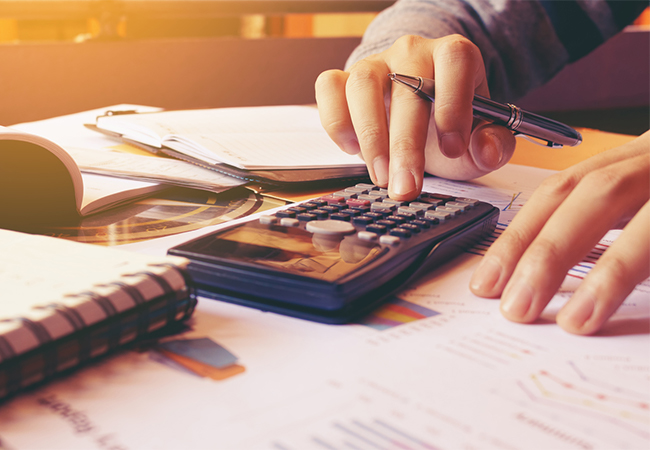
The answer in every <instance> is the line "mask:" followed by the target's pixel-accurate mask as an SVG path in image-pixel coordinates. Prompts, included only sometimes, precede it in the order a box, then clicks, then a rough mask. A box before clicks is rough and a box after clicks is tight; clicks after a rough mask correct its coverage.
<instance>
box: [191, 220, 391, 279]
mask: <svg viewBox="0 0 650 450" xmlns="http://www.w3.org/2000/svg"><path fill="white" fill-rule="evenodd" d="M206 250H207V252H208V253H209V254H212V255H214V256H217V257H219V258H223V259H226V260H229V261H233V260H234V261H241V262H246V263H250V264H259V265H263V266H267V267H273V268H276V269H279V270H282V271H288V272H291V273H296V274H300V275H302V276H309V277H312V278H318V279H322V280H324V281H334V280H337V279H339V278H341V277H342V276H345V275H346V274H348V273H350V272H351V271H353V270H354V269H356V268H358V267H359V266H361V265H364V264H367V263H369V262H371V261H372V260H374V259H375V258H377V257H378V256H380V255H381V254H383V253H384V251H382V248H381V247H380V246H379V245H377V244H376V243H372V242H366V241H363V240H360V239H359V238H357V237H356V235H354V234H353V235H348V236H334V237H329V236H323V235H317V234H312V233H310V232H308V231H305V230H304V229H302V228H293V227H283V226H276V225H270V226H269V225H261V224H259V223H247V224H244V225H240V226H237V227H234V228H231V229H228V230H226V231H224V232H222V233H218V234H217V235H216V236H214V237H213V238H212V240H211V242H209V243H208V248H206V249H203V250H202V251H206Z"/></svg>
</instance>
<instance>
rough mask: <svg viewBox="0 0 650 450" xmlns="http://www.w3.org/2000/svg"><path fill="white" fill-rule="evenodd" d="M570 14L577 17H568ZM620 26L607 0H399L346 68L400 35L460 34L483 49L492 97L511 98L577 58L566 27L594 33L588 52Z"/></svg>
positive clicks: (381, 17) (381, 16) (378, 20)
mask: <svg viewBox="0 0 650 450" xmlns="http://www.w3.org/2000/svg"><path fill="white" fill-rule="evenodd" d="M646 5H647V2H646ZM567 8H571V9H567ZM557 9H559V11H558V10H557ZM576 12H578V13H579V14H575V13H576ZM569 13H574V15H578V16H580V17H579V18H578V19H579V20H578V21H577V22H575V23H572V22H571V20H567V15H569ZM582 22H584V24H582ZM576 23H577V25H581V24H582V25H586V26H588V27H590V28H589V31H591V35H594V36H591V35H589V33H587V34H582V35H580V34H578V33H577V31H581V30H580V29H577V30H576V29H575V28H576V27H577V25H576ZM572 26H573V28H570V27H572ZM620 28H621V26H620V24H617V23H616V22H615V20H614V18H613V17H612V14H611V11H610V9H609V6H608V4H607V2H605V1H588V0H583V1H568V2H557V1H555V2H553V1H544V0H541V1H535V0H527V1H522V0H398V1H397V3H395V4H394V5H393V6H392V7H390V8H388V9H386V10H384V11H383V12H382V13H380V14H379V15H378V16H377V18H376V19H375V20H374V21H373V22H372V23H371V24H370V26H369V27H368V29H367V31H366V33H365V35H364V37H363V39H362V42H361V44H360V45H359V47H358V48H357V49H355V50H354V52H353V53H352V54H351V55H350V58H349V59H348V62H347V64H346V67H350V66H351V65H352V64H353V63H354V62H356V61H359V60H360V59H363V58H365V57H367V56H370V55H372V54H375V53H379V52H381V51H383V50H385V49H387V48H389V47H390V46H391V45H392V44H393V43H394V42H395V40H397V39H398V38H399V37H400V36H403V35H407V34H414V35H419V36H422V37H425V38H438V37H442V36H447V35H449V34H461V35H463V36H465V37H467V38H468V39H469V40H471V41H472V42H474V44H476V45H477V46H478V47H479V49H480V50H481V54H482V55H483V59H484V61H485V69H486V74H487V79H488V84H489V87H490V94H491V96H492V97H493V98H494V99H497V100H501V101H506V100H507V101H514V100H516V99H517V98H519V97H521V96H523V95H524V94H525V93H526V92H528V91H530V90H531V89H534V88H535V87H538V86H540V85H541V84H543V83H545V82H546V81H548V80H549V79H551V78H552V77H553V76H554V75H555V74H556V73H557V72H559V71H560V69H562V67H564V66H565V65H566V64H567V63H568V62H570V61H572V60H574V59H576V58H575V57H574V56H575V55H574V54H572V53H571V49H572V47H571V45H569V46H567V42H568V39H567V37H566V34H567V33H566V32H565V31H566V30H571V33H572V34H575V35H576V39H583V40H586V39H589V38H590V37H595V39H593V40H594V41H598V42H594V43H593V45H592V44H591V43H586V44H585V45H582V47H584V48H585V49H586V50H585V51H586V52H588V51H590V50H591V49H593V48H595V47H596V46H597V45H598V44H599V43H601V42H602V41H603V40H604V39H606V38H608V37H611V36H612V35H614V34H616V33H617V32H618V31H619V30H620ZM563 30H564V31H563ZM563 33H564V34H563ZM581 49H582V48H581Z"/></svg>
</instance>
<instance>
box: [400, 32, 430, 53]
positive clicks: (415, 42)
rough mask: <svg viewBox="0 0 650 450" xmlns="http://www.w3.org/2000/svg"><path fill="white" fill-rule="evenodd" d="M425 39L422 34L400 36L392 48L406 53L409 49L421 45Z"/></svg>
mask: <svg viewBox="0 0 650 450" xmlns="http://www.w3.org/2000/svg"><path fill="white" fill-rule="evenodd" d="M424 41H425V39H424V38H423V37H421V36H416V35H413V34H407V35H404V36H400V37H399V38H398V39H397V40H396V41H395V43H394V44H393V45H392V50H395V51H396V52H398V53H401V54H405V53H404V52H408V51H409V50H411V49H413V48H416V47H419V46H420V45H421V44H422V43H423V42H424Z"/></svg>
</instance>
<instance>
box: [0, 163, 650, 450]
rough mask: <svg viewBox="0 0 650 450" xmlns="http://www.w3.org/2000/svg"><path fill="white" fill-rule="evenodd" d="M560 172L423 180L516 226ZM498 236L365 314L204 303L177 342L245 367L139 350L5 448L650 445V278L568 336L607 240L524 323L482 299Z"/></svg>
mask: <svg viewBox="0 0 650 450" xmlns="http://www.w3.org/2000/svg"><path fill="white" fill-rule="evenodd" d="M550 173H552V172H551V171H547V170H541V169H533V168H529V167H523V166H515V165H507V166H505V167H504V168H503V169H500V170H499V171H497V172H495V173H493V174H491V175H488V176H486V177H483V178H480V179H478V180H474V181H472V182H452V181H447V180H441V179H438V178H428V179H427V180H426V182H425V186H426V187H427V189H431V190H436V191H439V192H445V191H446V192H448V193H456V192H462V193H463V196H468V197H473V198H478V199H480V200H487V201H491V202H493V204H495V206H498V207H499V208H500V209H501V211H502V215H501V219H500V228H502V227H505V226H507V224H508V223H509V221H510V220H511V219H512V216H513V215H514V214H516V211H517V210H518V209H519V208H521V206H522V204H523V203H525V201H526V200H527V198H528V197H529V196H530V193H531V192H532V190H533V189H534V188H535V187H536V186H537V184H538V183H539V182H540V181H541V180H542V179H543V178H544V177H546V176H548V175H549V174H550ZM498 232H499V229H497V233H498ZM617 233H618V232H617V231H612V232H611V233H610V234H609V235H607V236H606V237H605V239H604V240H603V241H602V242H601V246H602V247H604V246H606V245H608V244H609V243H611V241H612V240H613V239H615V238H616V235H617ZM175 239H177V238H175ZM151 242H156V241H149V242H148V243H147V245H152V244H151ZM157 245H158V246H159V248H160V249H161V250H164V247H166V246H171V245H175V242H173V241H172V240H169V239H161V240H158V241H157ZM487 245H489V240H488V242H486V243H483V244H482V245H478V246H477V247H476V248H474V249H471V250H470V251H468V252H467V253H465V254H463V255H461V256H460V257H458V258H456V259H454V260H453V261H450V263H449V264H448V265H446V266H444V267H440V268H438V269H436V270H435V271H433V272H431V273H430V274H428V275H427V276H425V277H424V278H423V279H420V280H419V281H418V282H417V283H415V284H413V285H410V286H407V287H406V288H405V289H404V290H403V291H401V292H400V293H399V294H397V295H396V297H395V298H394V299H393V300H391V301H389V302H388V303H387V304H386V305H385V306H384V307H382V308H379V309H377V310H376V311H374V312H373V313H372V314H370V315H369V316H368V317H366V318H365V319H363V320H361V321H359V323H355V324H348V325H340V326H339V325H336V326H331V325H323V324H318V323H313V322H308V321H304V320H300V319H294V318H290V317H285V316H281V315H276V314H272V313H265V312H262V311H258V310H255V309H249V308H246V307H242V306H236V305H231V304H227V303H222V302H218V301H214V300H208V299H203V298H201V299H200V300H199V304H198V307H197V311H196V313H195V316H194V319H193V320H192V322H191V324H190V325H191V326H190V329H188V330H186V331H185V332H183V333H181V334H180V335H177V336H175V337H174V338H175V339H179V338H184V339H201V338H209V339H211V340H212V341H214V342H216V343H218V344H219V345H221V346H223V347H224V348H227V349H228V351H229V352H231V353H232V354H233V355H235V357H236V358H237V364H238V365H241V366H242V367H244V368H245V370H242V371H241V373H238V374H236V375H234V376H230V377H228V378H226V379H223V380H215V379H212V378H209V377H201V376H198V375H196V374H193V373H190V372H189V371H187V370H184V369H183V368H182V367H179V366H178V365H174V364H173V363H172V362H169V361H168V360H165V359H164V358H163V357H161V355H160V354H159V353H157V352H156V351H154V350H147V351H142V350H141V351H140V352H136V351H130V352H124V353H121V354H119V355H115V356H114V357H111V358H109V359H104V360H102V362H100V363H98V364H95V365H93V366H91V367H87V368H85V369H83V370H81V371H77V372H75V373H73V374H71V375H70V376H68V377H66V378H62V379H60V380H58V381H57V382H55V383H51V384H46V385H44V386H42V387H41V388H39V389H37V390H34V391H31V392H29V393H26V394H23V395H20V396H18V397H15V398H13V399H12V400H10V401H8V402H6V403H5V404H4V405H2V406H0V442H2V444H3V445H5V446H7V447H9V448H12V449H27V448H43V447H47V448H66V449H74V448H84V449H88V448H91V449H93V448H94V449H103V448H109V447H110V448H119V449H148V448H157V449H167V448H169V449H175V448H227V449H275V450H279V449H283V450H304V449H320V450H322V449H373V450H377V449H396V448H398V449H413V450H415V449H426V450H431V449H444V448H450V449H463V448H467V449H471V448H478V449H500V450H503V449H526V450H528V449H540V450H546V449H612V448H626V449H647V448H648V447H649V446H650V376H649V374H650V352H649V350H650V281H648V280H646V281H645V282H643V283H641V284H640V285H638V286H637V288H636V289H635V290H634V291H633V292H632V294H631V295H630V296H629V297H628V298H627V300H626V301H625V302H624V304H623V305H622V306H621V308H619V310H618V311H617V313H616V314H615V315H614V317H613V318H612V320H610V322H609V323H608V324H607V325H606V326H605V328H604V329H603V330H602V332H600V333H599V334H598V335H596V336H590V337H583V336H575V335H571V334H568V333H566V332H565V331H563V330H561V329H560V328H559V327H558V326H557V325H556V324H555V320H554V317H555V314H556V313H557V311H558V309H559V308H560V307H561V306H562V304H564V302H566V300H567V298H568V297H569V296H570V295H571V293H572V292H573V291H574V290H575V289H576V287H577V286H578V285H579V283H580V282H581V279H582V278H583V277H584V274H585V272H588V271H589V270H590V267H592V266H593V263H594V261H595V260H597V257H598V254H599V249H598V248H596V249H595V250H594V255H595V256H591V257H590V258H589V261H585V262H582V263H580V264H579V265H578V266H576V267H575V268H574V269H572V271H570V272H569V274H568V275H567V277H566V279H565V281H564V283H563V285H562V287H561V289H560V290H559V292H558V293H557V295H556V296H555V297H554V299H553V300H552V302H551V303H550V305H549V306H548V307H547V308H546V310H545V311H544V313H543V315H542V318H541V319H540V320H539V321H537V322H536V323H534V324H530V325H524V324H516V323H512V322H509V321H507V320H506V319H504V318H503V317H502V316H501V314H500V312H499V307H498V300H490V299H483V298H478V297H476V296H474V295H473V294H471V292H470V291H469V288H468V284H469V280H470V277H471V275H472V273H473V271H474V270H475V268H476V266H477V265H478V263H479V262H480V260H481V258H482V254H483V253H484V250H485V248H486V246H487ZM602 247H601V250H602ZM130 249H132V250H134V249H138V247H135V246H134V247H130ZM139 251H143V252H150V251H153V249H152V247H139Z"/></svg>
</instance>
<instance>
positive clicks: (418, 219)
mask: <svg viewBox="0 0 650 450" xmlns="http://www.w3.org/2000/svg"><path fill="white" fill-rule="evenodd" d="M478 203H479V201H478V200H475V199H470V198H461V197H453V196H450V195H446V194H435V193H422V194H421V195H420V196H419V197H418V198H417V199H416V200H414V201H413V202H404V201H398V200H392V199H390V198H389V197H388V192H387V191H386V189H381V188H379V187H377V186H374V185H372V184H365V183H361V184H357V185H355V186H351V187H349V188H346V189H343V190H340V191H337V192H334V193H332V194H327V195H323V196H322V197H320V198H317V199H314V200H310V201H307V202H303V203H299V204H293V205H291V206H290V207H288V208H286V209H284V210H281V211H278V212H276V213H275V214H274V215H269V216H262V217H261V218H260V223H261V224H264V225H278V224H279V225H281V226H286V227H298V226H299V227H304V228H305V229H306V230H307V231H309V232H311V233H316V234H323V233H325V234H344V235H350V234H355V233H356V235H357V237H358V238H359V239H361V240H363V241H369V242H375V241H379V243H380V244H384V245H389V246H394V245H397V244H399V243H400V242H401V241H402V240H405V239H409V238H411V237H412V236H414V235H419V234H420V233H427V232H431V231H432V230H435V229H436V226H437V225H439V224H441V223H445V222H447V221H450V220H454V218H456V217H458V216H460V215H461V214H463V213H465V212H467V211H469V210H470V209H472V208H474V207H475V206H476V205H477V204H478Z"/></svg>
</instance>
